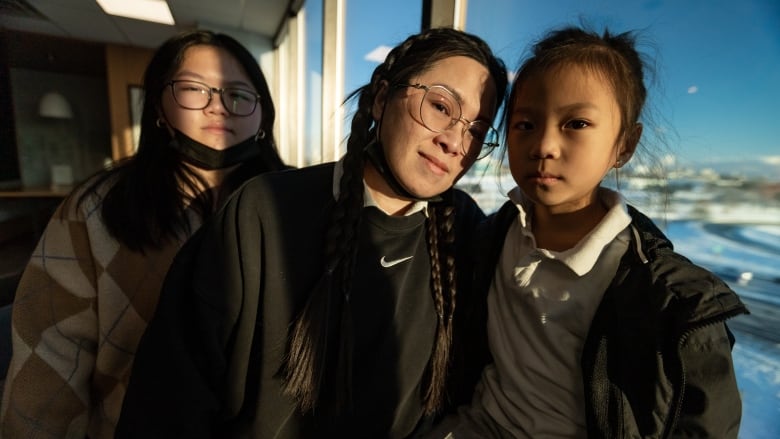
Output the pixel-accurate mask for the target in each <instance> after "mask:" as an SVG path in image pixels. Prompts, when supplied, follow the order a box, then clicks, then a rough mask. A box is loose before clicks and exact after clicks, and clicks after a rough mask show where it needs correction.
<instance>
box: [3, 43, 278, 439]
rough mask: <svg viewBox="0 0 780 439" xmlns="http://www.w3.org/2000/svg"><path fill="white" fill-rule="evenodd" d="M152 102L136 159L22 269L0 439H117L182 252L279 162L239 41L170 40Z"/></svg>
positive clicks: (149, 77) (89, 190)
mask: <svg viewBox="0 0 780 439" xmlns="http://www.w3.org/2000/svg"><path fill="white" fill-rule="evenodd" d="M144 93H145V96H144V107H143V113H142V117H141V137H140V144H139V148H138V152H137V153H136V154H135V155H133V156H132V157H130V158H129V159H127V160H125V161H123V162H122V163H120V164H118V165H117V166H115V167H113V168H111V169H109V170H106V171H102V172H100V173H98V174H97V175H96V176H95V177H94V178H92V179H90V180H88V181H87V182H85V183H84V184H83V185H81V186H80V187H79V188H77V189H76V190H75V191H74V192H73V194H71V195H70V196H69V197H68V198H67V199H66V200H65V201H64V202H63V204H62V205H61V206H60V207H59V210H58V211H57V212H56V213H55V214H54V216H53V217H52V219H51V221H50V222H49V224H48V226H47V227H46V230H45V231H44V233H43V236H42V237H41V239H40V242H39V243H38V246H37V248H36V249H35V251H34V252H33V254H32V257H31V259H30V262H29V264H28V265H27V267H26V269H25V271H24V275H23V277H22V279H21V282H20V284H19V287H18V289H17V291H16V298H15V302H14V304H13V358H12V360H11V365H10V368H9V372H8V379H7V381H6V384H5V393H4V397H3V404H2V409H3V414H2V431H0V436H2V437H6V438H21V437H58V438H65V437H68V438H84V437H90V438H92V439H98V438H113V437H114V427H115V425H116V422H117V419H118V418H119V412H120V409H121V406H122V399H123V397H124V394H125V387H126V385H127V381H128V378H129V375H130V370H131V367H132V363H133V358H134V354H135V349H136V346H137V345H138V341H139V340H140V338H141V334H143V332H144V330H145V329H146V323H147V321H149V320H150V319H151V316H152V314H153V312H154V309H155V306H156V305H157V299H158V297H159V294H160V288H161V285H162V283H163V279H164V276H165V272H166V270H167V269H168V267H169V266H170V264H171V261H172V260H173V257H174V255H175V254H176V252H177V251H178V250H179V248H180V247H181V246H182V244H183V243H184V241H185V240H186V239H187V238H188V237H189V236H190V235H191V234H192V233H193V232H194V231H195V230H197V229H198V227H199V226H200V225H201V223H202V222H203V221H204V220H205V219H207V218H208V217H210V216H211V214H212V213H213V212H215V211H216V209H217V208H218V207H219V206H220V205H221V204H222V203H223V202H224V200H225V198H226V197H227V194H229V193H230V192H231V191H232V190H234V189H235V188H236V187H237V186H238V185H239V184H241V183H242V182H243V181H245V180H246V179H247V178H248V177H249V176H254V175H257V174H259V173H262V172H265V171H273V170H280V169H283V168H284V167H285V166H284V164H283V163H282V160H281V159H280V158H279V156H278V155H277V152H276V144H275V142H274V138H273V131H272V130H273V124H274V119H275V113H274V105H273V102H272V101H271V96H270V93H269V88H268V84H267V82H266V80H265V76H264V75H263V72H262V71H261V70H260V66H259V65H258V63H257V61H256V60H255V59H254V57H253V55H252V54H251V53H249V51H248V50H247V49H246V48H244V47H243V46H242V45H241V44H240V43H239V42H238V41H236V40H234V39H233V38H231V37H229V36H227V35H224V34H216V33H213V32H210V31H191V32H186V33H182V34H180V35H177V36H175V37H173V38H171V39H169V40H168V41H166V42H165V43H163V44H162V45H161V46H160V47H159V48H158V49H157V50H156V51H155V53H154V55H153V56H152V59H151V61H150V62H149V65H148V66H147V68H146V72H145V75H144Z"/></svg>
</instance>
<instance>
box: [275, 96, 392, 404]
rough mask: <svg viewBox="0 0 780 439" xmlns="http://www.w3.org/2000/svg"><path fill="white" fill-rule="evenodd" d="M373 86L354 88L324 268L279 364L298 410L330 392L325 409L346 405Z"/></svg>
mask: <svg viewBox="0 0 780 439" xmlns="http://www.w3.org/2000/svg"><path fill="white" fill-rule="evenodd" d="M376 82H378V81H376ZM376 88H377V87H376V85H375V84H374V81H372V84H369V85H368V86H365V87H363V88H362V89H360V90H359V92H360V99H359V102H358V110H357V112H356V114H355V116H354V117H353V119H352V128H351V129H352V131H351V134H350V137H349V140H348V141H347V153H346V155H345V156H344V161H343V164H344V168H343V169H344V173H343V175H342V177H341V180H340V182H339V197H338V200H336V202H335V203H334V205H333V208H332V209H331V213H330V218H329V220H328V228H327V232H326V237H325V272H324V273H323V275H322V276H321V277H320V279H319V280H318V282H317V284H316V285H315V286H314V288H313V290H312V293H311V295H310V296H309V298H308V300H307V301H306V304H305V305H304V308H303V310H302V311H301V313H300V315H299V316H298V317H297V318H296V319H295V321H294V322H293V326H292V330H291V334H290V342H289V351H288V357H287V360H286V361H285V363H284V364H283V374H284V377H285V381H284V387H283V389H284V392H285V393H286V394H288V395H290V396H292V397H294V398H295V399H296V400H297V401H298V405H299V407H300V409H301V410H302V411H308V410H312V409H314V408H315V407H318V406H320V405H323V404H322V403H323V401H325V400H327V399H328V396H329V395H330V394H331V393H334V394H333V395H332V396H333V399H334V405H333V406H331V407H330V408H332V409H334V410H336V411H338V410H340V409H343V408H344V407H345V406H346V405H347V404H349V399H350V395H349V391H350V389H351V376H352V370H351V365H352V361H351V358H352V340H353V334H352V330H351V315H350V310H349V292H350V290H351V283H352V274H353V271H354V266H355V254H356V252H357V248H358V246H357V241H358V239H359V236H358V231H359V230H360V213H361V209H362V207H363V155H362V150H363V147H364V146H365V145H366V144H367V143H368V141H369V134H370V129H371V125H372V124H373V118H372V115H371V105H372V104H373V99H374V93H373V91H374V90H375V89H376ZM334 348H335V349H337V351H334ZM333 360H335V363H336V364H335V365H334V364H333V363H334V361H333Z"/></svg>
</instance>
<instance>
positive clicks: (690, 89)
mask: <svg viewBox="0 0 780 439" xmlns="http://www.w3.org/2000/svg"><path fill="white" fill-rule="evenodd" d="M698 91H699V87H698V86H696V85H692V86H690V87H688V94H689V95H692V94H696V93H697V92H698Z"/></svg>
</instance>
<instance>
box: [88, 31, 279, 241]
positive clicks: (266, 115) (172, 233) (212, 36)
mask: <svg viewBox="0 0 780 439" xmlns="http://www.w3.org/2000/svg"><path fill="white" fill-rule="evenodd" d="M197 45H209V46H215V47H220V48H223V49H225V50H227V51H228V52H229V53H230V54H231V55H232V56H233V57H235V58H236V60H237V61H238V62H239V63H240V64H241V66H242V67H243V69H244V71H245V72H246V74H247V75H248V76H249V79H250V80H251V81H252V85H254V86H255V88H256V89H257V93H258V94H259V95H260V108H261V109H262V112H263V117H262V122H261V123H260V127H259V128H260V129H262V130H263V131H264V132H265V137H264V138H262V139H259V140H258V147H259V148H261V150H262V153H261V154H260V155H259V156H257V157H255V158H253V159H251V160H247V161H246V162H244V163H242V164H241V165H240V166H239V167H238V168H237V169H235V170H234V171H233V172H231V174H230V175H229V176H228V177H227V178H226V180H225V182H224V183H223V185H222V188H221V193H222V194H224V193H229V192H230V191H231V190H232V189H234V188H236V187H237V186H238V185H239V184H240V183H241V182H243V181H244V180H246V179H247V178H248V177H250V176H252V175H255V174H258V173H261V172H266V171H272V170H277V169H282V168H284V167H285V166H284V164H283V162H282V160H281V158H280V157H279V155H278V153H277V151H276V141H275V140H274V136H273V125H274V119H275V117H276V112H275V109H274V104H273V101H272V100H271V95H270V91H269V88H268V83H267V82H266V80H265V76H264V75H263V72H262V70H261V69H260V66H259V65H258V63H257V61H256V60H255V58H254V57H253V56H252V54H251V53H249V51H248V50H247V49H246V48H245V47H244V46H242V45H241V43H239V42H238V41H236V40H235V39H233V38H231V37H230V36H228V35H224V34H219V33H214V32H210V31H206V30H196V31H189V32H184V33H181V34H178V35H176V36H174V37H172V38H171V39H169V40H167V41H166V42H165V43H163V44H162V45H161V46H160V47H159V48H158V49H157V50H156V51H155V53H154V55H153V56H152V59H151V61H150V62H149V65H148V66H147V68H146V71H145V73H144V84H143V85H144V100H143V111H142V114H141V135H140V139H139V145H138V151H137V152H136V153H135V154H134V155H133V156H131V157H129V158H127V159H125V160H123V161H120V162H119V163H117V164H116V165H115V166H113V167H111V168H110V169H108V170H106V171H103V172H101V173H99V174H98V176H97V177H95V178H92V179H90V180H88V183H87V186H86V189H85V190H84V191H83V192H82V194H81V195H80V196H79V198H78V203H79V204H82V203H84V202H85V200H87V199H88V198H89V197H90V196H95V195H97V191H98V189H99V187H100V186H101V185H102V184H103V183H104V182H106V181H107V180H111V181H113V182H112V183H111V187H110V188H109V189H108V191H107V192H106V194H105V196H104V199H103V203H102V207H101V215H102V220H103V223H104V224H105V227H106V229H107V230H108V232H109V233H110V234H111V236H112V237H114V239H116V240H117V241H119V242H120V243H122V244H123V245H125V246H127V247H128V248H129V249H131V250H133V251H144V250H146V249H154V248H160V247H162V246H163V245H164V244H165V243H166V242H168V241H169V240H171V239H175V238H177V237H178V236H179V235H180V234H181V233H185V234H186V235H189V234H190V233H191V226H190V222H189V221H188V220H187V216H186V211H187V209H194V211H195V212H197V213H198V214H199V215H200V217H201V218H202V219H205V218H206V217H208V216H209V215H211V214H212V213H213V211H214V209H215V203H214V195H213V194H212V192H211V191H208V190H206V191H203V189H202V188H204V187H206V184H205V181H203V179H202V177H200V176H199V175H198V174H196V173H195V172H194V171H193V170H192V169H191V168H190V167H189V166H186V165H185V164H184V162H183V160H182V157H181V155H180V154H179V153H178V152H177V151H176V150H174V149H173V148H169V147H168V143H169V142H170V141H171V136H170V134H169V132H168V130H167V129H165V127H164V126H159V125H158V123H157V120H158V117H159V114H160V107H161V105H162V103H161V102H162V95H163V92H164V91H165V89H166V84H167V83H168V81H170V80H171V79H172V78H173V75H174V74H175V73H176V71H177V70H178V69H179V67H180V66H181V63H182V62H183V59H184V54H185V52H186V50H187V49H188V48H190V47H192V46H197Z"/></svg>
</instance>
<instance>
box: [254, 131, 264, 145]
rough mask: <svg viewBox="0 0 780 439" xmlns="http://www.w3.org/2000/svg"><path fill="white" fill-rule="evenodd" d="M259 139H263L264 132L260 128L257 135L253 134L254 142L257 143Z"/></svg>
mask: <svg viewBox="0 0 780 439" xmlns="http://www.w3.org/2000/svg"><path fill="white" fill-rule="evenodd" d="M260 139H265V130H263V129H262V128H260V131H258V132H257V134H255V142H257V141H258V140H260Z"/></svg>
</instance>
